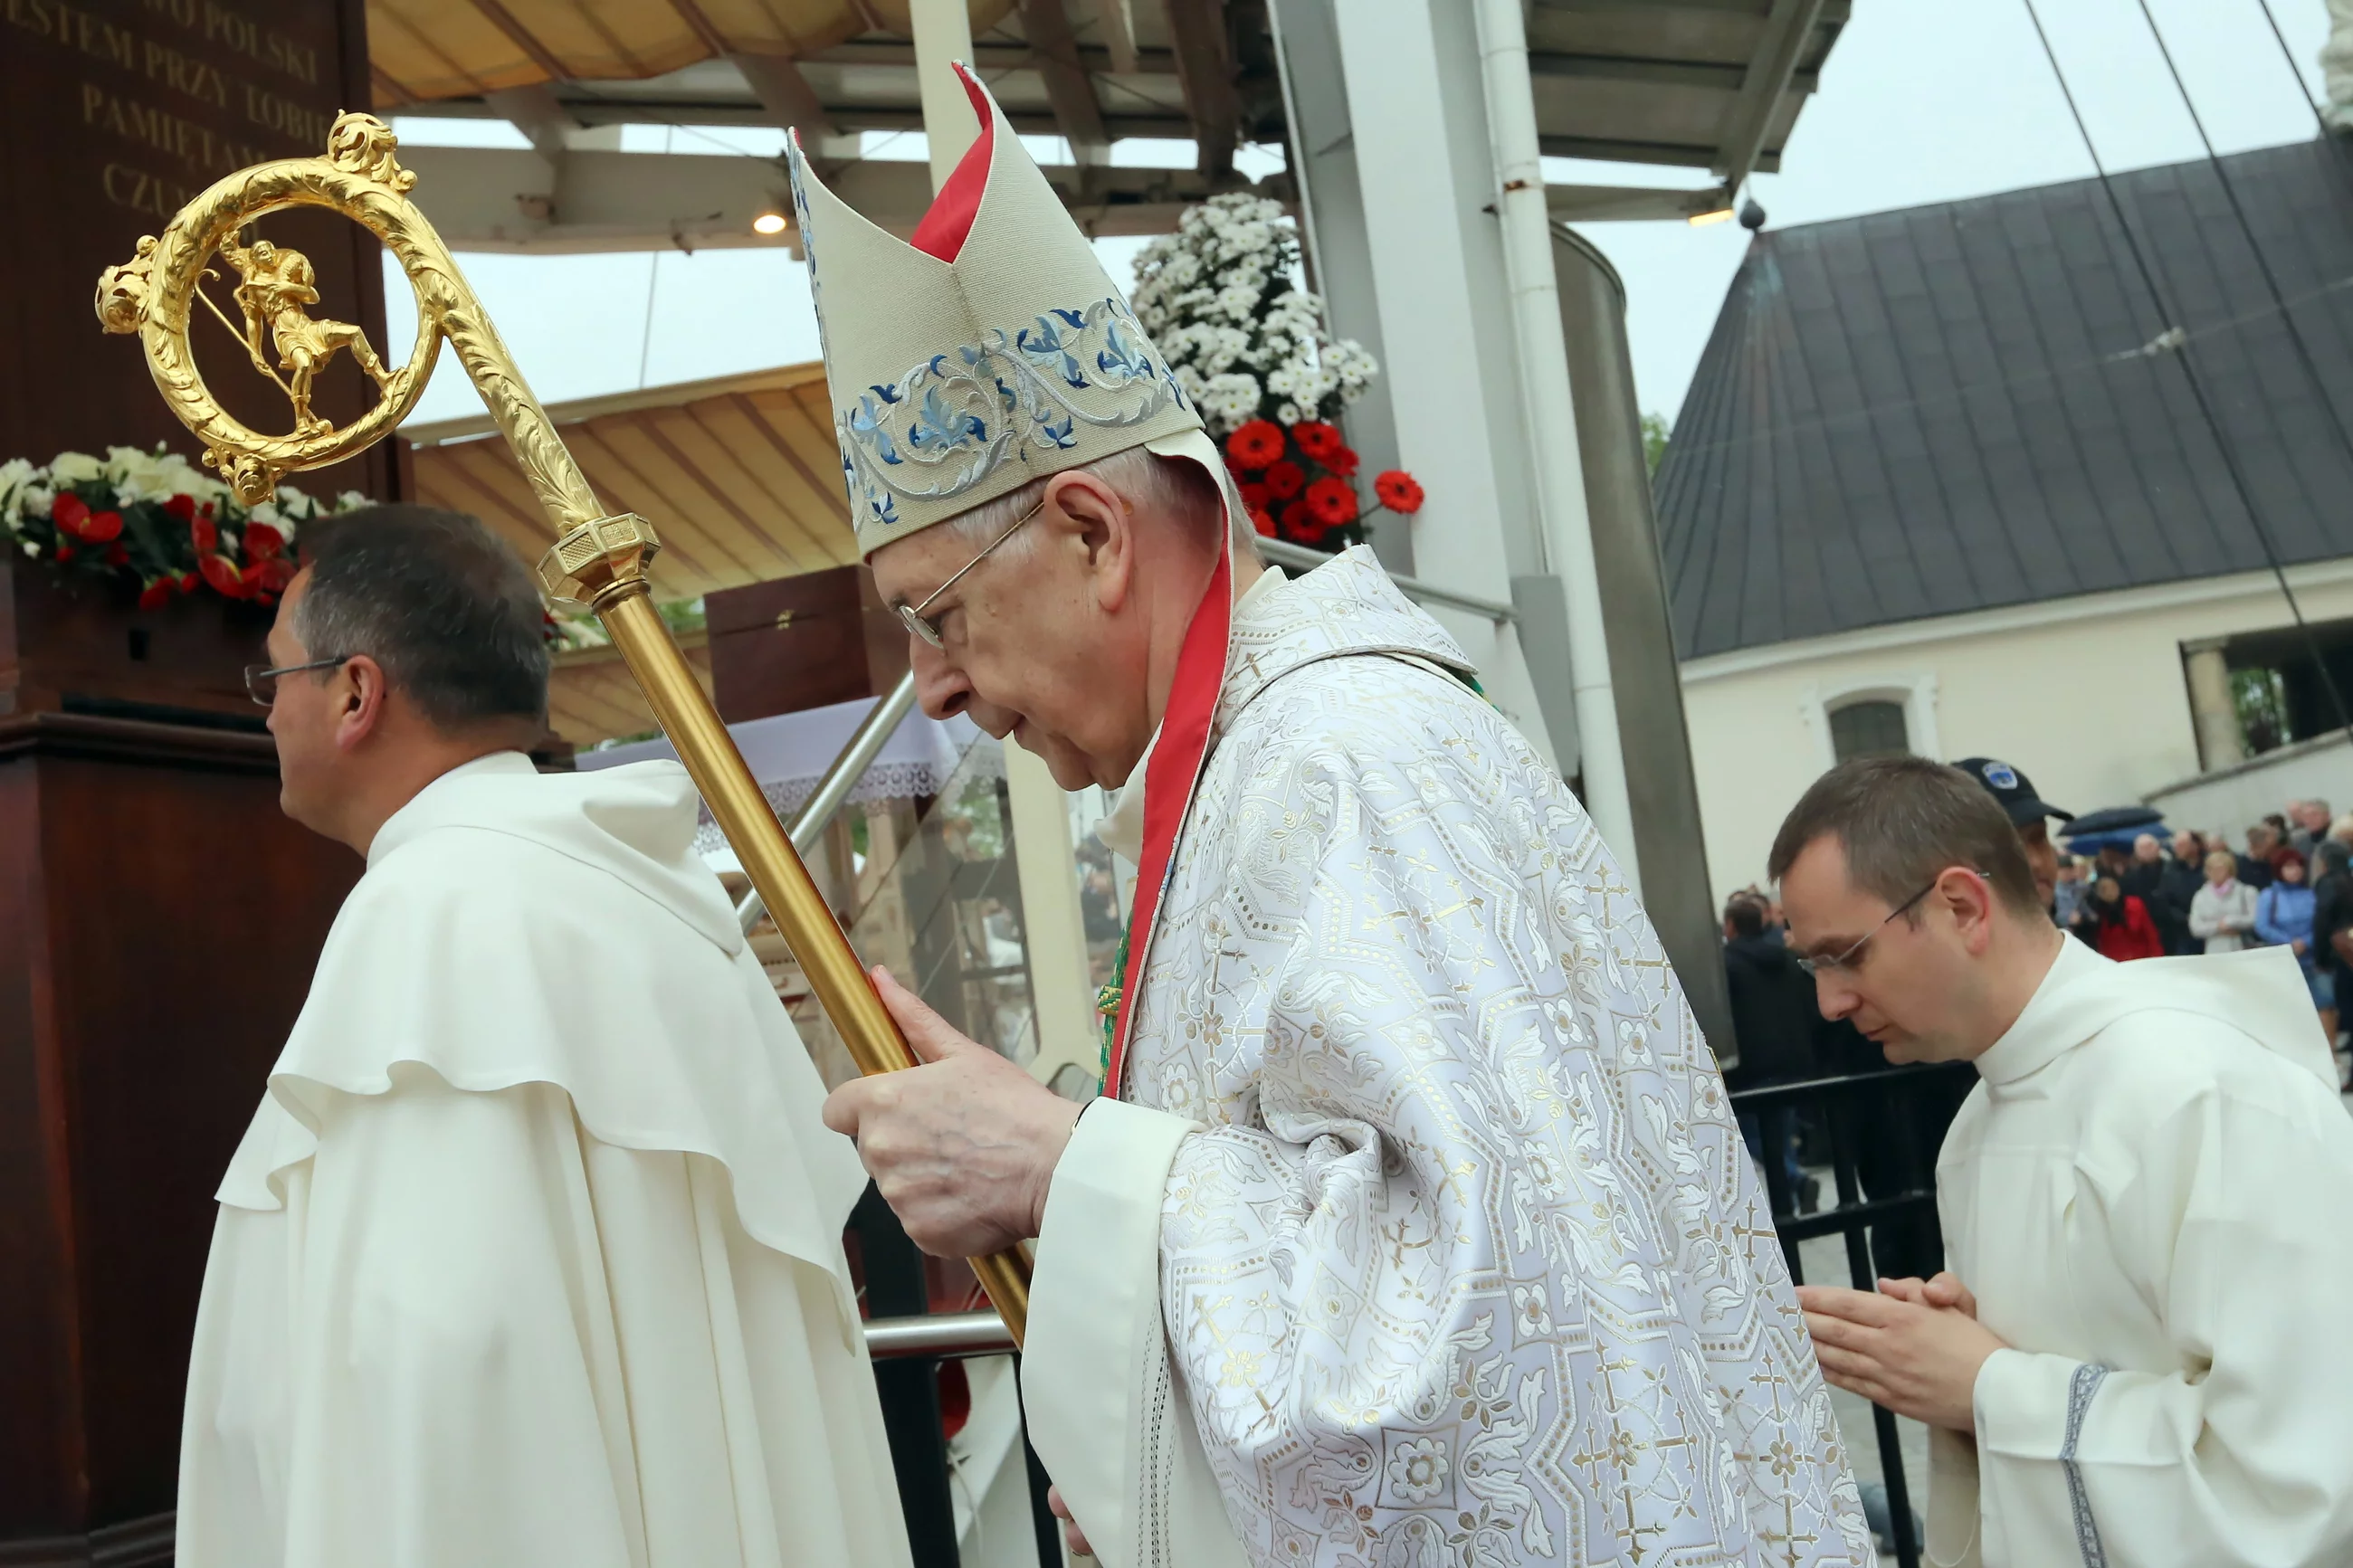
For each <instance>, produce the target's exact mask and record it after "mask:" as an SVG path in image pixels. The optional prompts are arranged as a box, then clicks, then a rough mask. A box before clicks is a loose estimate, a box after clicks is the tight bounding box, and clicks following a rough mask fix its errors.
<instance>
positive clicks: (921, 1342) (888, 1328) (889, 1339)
mask: <svg viewBox="0 0 2353 1568" xmlns="http://www.w3.org/2000/svg"><path fill="white" fill-rule="evenodd" d="M861 1326H862V1327H863V1328H864V1329H865V1331H866V1353H867V1354H868V1355H870V1356H872V1357H873V1358H874V1359H875V1360H876V1361H896V1360H898V1359H900V1358H901V1357H902V1356H938V1357H943V1358H944V1357H952V1356H968V1355H1008V1354H1010V1353H1011V1352H1014V1351H1017V1350H1019V1349H1020V1348H1021V1347H1020V1346H1019V1345H1017V1344H1015V1343H1014V1342H1013V1331H1012V1330H1010V1329H1008V1328H1007V1327H1006V1326H1005V1320H1004V1319H1002V1318H1000V1317H998V1316H997V1313H996V1312H995V1311H994V1310H989V1309H986V1308H984V1309H983V1310H980V1311H977V1312H942V1313H939V1314H936V1315H934V1316H930V1317H915V1318H873V1319H870V1320H868V1321H866V1322H865V1323H864V1324H862V1325H861Z"/></svg>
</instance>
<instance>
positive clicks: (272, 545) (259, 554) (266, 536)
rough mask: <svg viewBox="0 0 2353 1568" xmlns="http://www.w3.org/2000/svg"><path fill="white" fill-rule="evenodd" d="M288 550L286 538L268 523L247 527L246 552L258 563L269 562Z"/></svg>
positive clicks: (249, 524) (256, 523)
mask: <svg viewBox="0 0 2353 1568" xmlns="http://www.w3.org/2000/svg"><path fill="white" fill-rule="evenodd" d="M285 548H286V536H285V535H284V534H282V533H280V532H279V531H277V530H276V529H274V528H272V527H270V526H269V524H268V523H266V522H248V523H247V524H246V525H245V552H246V554H247V555H248V556H249V557H251V558H252V559H253V560H256V561H269V560H273V559H275V558H276V557H277V555H278V553H279V552H280V551H282V550H284V549H285Z"/></svg>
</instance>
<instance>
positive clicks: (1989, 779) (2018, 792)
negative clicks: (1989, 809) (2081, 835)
mask: <svg viewBox="0 0 2353 1568" xmlns="http://www.w3.org/2000/svg"><path fill="white" fill-rule="evenodd" d="M1953 766H1955V767H1957V768H1958V769H1960V770H1961V772H1963V773H1967V774H1968V775H1969V777H1971V778H1973V779H1975V780H1977V781H1978V783H1979V784H1983V785H1985V787H1986V793H1988V794H1989V795H1992V796H1993V797H1994V799H1996V800H1998V801H2000V802H2001V808H2002V809H2003V810H2004V811H2006V812H2008V813H2010V826H2013V827H2023V826H2026V825H2027V824H2028V823H2030V822H2040V821H2042V819H2043V818H2044V817H2046V816H2055V817H2057V818H2058V819H2059V820H2060V821H2062V822H2073V821H2074V820H2075V814H2074V813H2073V812H2072V811H2062V810H2060V809H2059V808H2058V807H2057V806H2055V805H2052V804H2051V803H2050V802H2049V801H2047V800H2044V799H2043V798H2042V796H2041V795H2037V794H2035V793H2034V782H2033V781H2032V780H2031V779H2030V778H2028V777H2027V776H2026V775H2025V774H2024V773H2020V772H2019V771H2018V770H2017V769H2016V768H2013V767H2011V766H2010V764H2009V763H2000V762H1996V761H1995V760H1994V759H1993V758H1991V757H1963V758H1962V759H1961V760H1960V761H1959V762H1957V763H1954V764H1953Z"/></svg>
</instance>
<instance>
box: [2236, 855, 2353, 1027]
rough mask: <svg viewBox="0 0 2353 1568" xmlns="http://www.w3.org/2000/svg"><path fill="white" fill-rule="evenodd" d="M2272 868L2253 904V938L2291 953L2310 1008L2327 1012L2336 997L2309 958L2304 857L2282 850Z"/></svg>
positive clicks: (2309, 910)
mask: <svg viewBox="0 0 2353 1568" xmlns="http://www.w3.org/2000/svg"><path fill="white" fill-rule="evenodd" d="M2272 868H2273V871H2274V881H2273V883H2272V885H2271V886H2270V887H2268V888H2265V889H2263V894H2262V896H2261V897H2259V898H2258V899H2256V900H2255V936H2256V938H2257V939H2258V940H2259V941H2262V942H2270V943H2273V944H2274V945H2275V946H2279V947H2284V948H2288V949H2290V950H2292V951H2293V952H2295V961H2296V962H2297V963H2300V964H2302V965H2303V966H2304V984H2305V986H2306V989H2307V990H2309V991H2310V992H2311V993H2312V1005H2314V1006H2315V1007H2316V1008H2318V1009H2320V1010H2321V1011H2322V1012H2327V1011H2330V1010H2331V1009H2332V1008H2333V1007H2334V1005H2335V1003H2336V997H2335V995H2334V994H2332V988H2331V987H2330V986H2329V984H2328V981H2327V979H2326V978H2325V977H2324V976H2323V975H2322V974H2321V973H2320V971H2319V970H2318V968H2317V967H2316V966H2315V964H2314V963H2313V958H2312V887H2311V884H2309V883H2307V882H2306V880H2305V879H2304V873H2305V865H2304V857H2303V856H2301V855H2299V854H2297V853H2296V852H2295V850H2293V849H2289V848H2282V849H2280V850H2279V851H2278V852H2277V854H2276V856H2275V858H2274V859H2273V861H2272Z"/></svg>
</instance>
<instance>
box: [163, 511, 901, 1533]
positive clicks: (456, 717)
mask: <svg viewBox="0 0 2353 1568" xmlns="http://www.w3.org/2000/svg"><path fill="white" fill-rule="evenodd" d="M304 544H305V553H306V557H307V563H306V564H305V565H304V567H303V569H302V571H301V574H299V575H297V576H296V577H295V579H294V581H293V583H292V584H291V586H290V588H289V589H288V591H287V595H286V597H285V599H284V601H283V603H282V604H281V605H280V610H279V615H278V620H277V624H276V626H274V627H273V628H272V629H271V631H270V633H269V663H270V668H267V669H256V670H254V671H253V672H251V673H250V674H249V675H248V683H249V684H250V685H251V686H252V688H253V689H254V695H255V697H256V700H259V701H261V702H264V703H266V704H267V705H268V706H269V728H270V730H271V731H272V732H273V733H274V734H275V735H276V737H277V741H278V755H279V764H280V773H281V776H282V784H283V794H282V803H283V805H284V807H285V810H286V812H287V814H288V815H289V816H292V817H293V818H294V819H295V820H297V821H299V822H301V823H302V824H304V825H305V826H309V827H311V828H312V829H313V830H315V831H317V832H319V833H321V834H323V835H325V836H326V837H330V838H333V839H336V840H339V841H341V842H343V843H344V844H348V845H349V846H351V847H352V848H353V850H354V851H356V852H358V853H359V854H361V855H363V856H364V857H365V858H366V860H367V870H366V873H365V875H364V876H363V877H362V878H361V879H360V881H359V884H358V885H357V886H356V887H355V888H353V889H352V892H351V895H350V897H349V898H348V899H347V900H345V901H344V904H343V910H342V911H341V912H340V913H339V914H338V915H337V917H336V920H335V923H334V926H333V929H332V931H330V932H329V933H328V937H327V942H326V947H325V950H324V951H323V952H322V953H321V954H320V958H319V966H318V971H317V973H316V976H315V977H314V979H313V981H312V983H311V994H310V997H309V999H308V1000H307V1001H306V1002H305V1004H304V1005H303V1008H302V1012H301V1016H300V1018H299V1019H298V1020H297V1021H296V1023H295V1026H294V1030H293V1034H292V1036H291V1037H290V1038H289V1039H288V1041H287V1042H286V1047H285V1050H284V1052H283V1053H282V1054H281V1055H280V1058H278V1061H277V1064H276V1066H275V1067H274V1068H272V1069H271V1071H270V1074H269V1083H268V1085H267V1087H266V1089H263V1088H262V1086H259V1085H257V1086H256V1087H257V1088H258V1089H262V1092H261V1103H260V1106H259V1110H256V1111H255V1113H254V1117H253V1121H252V1124H251V1126H250V1127H249V1128H248V1131H247V1132H246V1135H245V1140H244V1142H243V1143H242V1145H241V1146H240V1147H239V1148H238V1150H237V1155H236V1158H235V1159H234V1161H233V1162H232V1163H231V1164H230V1166H229V1169H228V1173H227V1179H226V1180H225V1181H223V1183H222V1184H221V1188H220V1194H219V1195H220V1215H219V1220H218V1224H217V1228H216V1231H215V1233H214V1238H213V1250H212V1258H211V1262H210V1265H209V1267H208V1268H207V1269H206V1276H205V1287H204V1295H203V1299H202V1305H201V1306H200V1308H199V1309H198V1312H197V1318H196V1331H195V1346H194V1351H193V1356H192V1362H191V1365H190V1368H189V1375H188V1396H187V1407H186V1415H185V1429H184V1436H183V1441H182V1447H181V1458H180V1500H179V1540H178V1555H177V1558H176V1561H177V1562H178V1563H179V1564H180V1568H524V1565H526V1564H533V1563H550V1564H554V1563H562V1564H564V1565H565V1568H718V1565H720V1564H725V1565H727V1568H786V1565H797V1564H807V1565H808V1568H835V1565H838V1564H848V1565H851V1568H903V1565H904V1564H905V1563H907V1561H908V1549H907V1540H906V1531H905V1525H904V1522H903V1521H902V1516H901V1513H900V1510H899V1503H898V1499H897V1496H896V1493H895V1490H894V1489H893V1486H892V1469H891V1462H890V1456H889V1453H888V1450H887V1447H886V1446H885V1442H884V1438H883V1434H882V1426H881V1411H880V1408H879V1406H878V1405H877V1403H876V1399H875V1393H874V1381H873V1376H872V1373H871V1370H870V1367H869V1364H868V1362H867V1359H866V1353H865V1349H864V1342H863V1340H862V1338H861V1337H860V1331H859V1324H858V1316H857V1311H856V1309H855V1306H854V1304H853V1302H852V1300H851V1297H850V1292H849V1281H848V1271H847V1267H846V1264H845V1261H844V1258H843V1256H842V1249H841V1241H840V1235H841V1226H842V1224H843V1221H844V1219H845V1217H846V1216H847V1215H848V1212H849V1207H850V1205H851V1204H852V1203H853V1202H854V1201H855V1199H856V1198H857V1196H858V1194H859V1193H860V1190H861V1189H862V1187H863V1184H864V1177H863V1174H862V1173H861V1172H860V1170H859V1167H858V1162H857V1159H856V1156H855V1155H854V1154H853V1152H851V1150H850V1147H849V1144H848V1143H847V1142H844V1141H843V1140H841V1139H840V1138H839V1137H836V1136H834V1135H833V1134H831V1133H829V1132H828V1131H826V1130H825V1129H824V1127H823V1126H822V1125H821V1124H820V1121H819V1119H818V1118H819V1111H820V1109H821V1107H822V1103H823V1097H824V1090H823V1088H822V1085H821V1083H820V1081H819V1079H818V1075H817V1072H816V1069H815V1068H814V1067H813V1066H812V1065H811V1064H810V1062H809V1059H808V1058H807V1055H806V1053H805V1052H804V1051H803V1049H802V1047H801V1045H800V1042H799V1040H798V1038H797V1036H796V1035H795V1033H794V1030H793V1027H792V1024H791V1022H790V1020H789V1019H788V1018H787V1017H786V1014H785V1012H784V1009H783V1007H782V1006H781V1005H780V1004H779V1003H778V1001H777V999H776V994H775V993H774V991H773V990H771V989H770V987H769V985H768V983H767V980H766V978H765V975H764V974H763V973H762V970H761V967H760V965H759V963H757V962H755V961H754V959H753V957H752V956H751V954H750V952H748V951H747V950H746V948H745V945H744V938H743V935H742V932H741V931H740V930H739V929H738V927H737V925H736V922H735V919H734V915H733V910H731V909H730V908H729V905H728V902H727V899H726V896H725V893H724V890H723V889H722V887H721V886H720V884H719V882H718V880H717V879H715V878H714V877H713V876H712V873H711V872H710V871H709V870H708V869H707V868H705V867H704V866H703V865H702V862H701V861H700V860H699V859H698V858H696V856H695V854H694V851H693V849H692V840H693V837H694V829H695V817H696V805H695V795H694V792H693V790H692V788H691V785H690V784H688V782H687V776H686V773H685V772H684V771H683V770H682V769H681V768H680V767H678V766H677V765H676V764H675V763H640V764H638V765H637V766H634V767H627V768H617V769H613V770H611V771H609V772H604V773H581V774H554V775H547V776H543V775H541V774H540V773H538V772H537V770H536V769H535V768H534V767H533V764H532V763H531V761H530V759H529V758H528V757H527V756H526V755H525V754H524V750H523V749H524V748H525V747H527V746H529V745H532V744H533V743H535V742H536V741H537V740H538V738H539V737H540V736H541V735H542V734H543V732H544V730H545V721H546V709H547V673H548V656H547V651H546V648H545V647H544V645H543V641H542V637H541V630H542V624H543V615H542V609H541V603H540V598H539V595H538V593H537V591H536V588H535V587H534V585H533V582H532V580H531V577H530V574H528V573H527V572H526V571H525V570H524V568H523V566H522V563H521V562H519V561H517V560H516V559H515V557H514V556H513V555H512V553H511V552H509V551H508V550H507V549H506V547H505V546H504V545H503V544H501V543H500V542H499V541H498V540H497V539H496V538H495V537H494V536H493V535H491V533H490V532H489V531H487V530H486V529H484V528H483V527H482V525H481V524H480V522H478V521H474V520H473V519H471V518H468V517H461V516H459V515H456V514H453V513H448V512H441V511H435V510H428V509H426V508H421V507H381V508H375V509H373V510H366V511H362V512H357V513H352V514H347V515H345V516H343V517H341V518H337V519H335V520H334V521H330V522H324V523H320V524H315V525H313V527H312V528H311V529H310V530H309V531H306V533H305V535H304Z"/></svg>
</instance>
